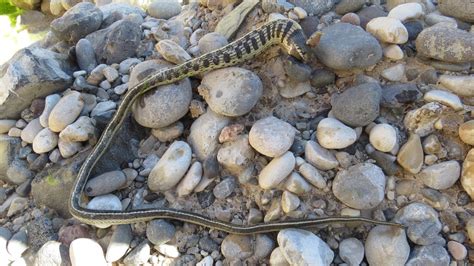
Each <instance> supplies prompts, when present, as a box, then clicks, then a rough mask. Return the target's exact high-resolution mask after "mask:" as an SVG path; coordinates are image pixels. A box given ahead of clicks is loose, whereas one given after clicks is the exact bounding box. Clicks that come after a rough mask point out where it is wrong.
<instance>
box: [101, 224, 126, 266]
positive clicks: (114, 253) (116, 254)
mask: <svg viewBox="0 0 474 266" xmlns="http://www.w3.org/2000/svg"><path fill="white" fill-rule="evenodd" d="M132 238H133V236H132V229H131V228H130V225H128V224H120V225H117V227H115V230H114V232H113V233H112V237H111V238H110V242H109V245H108V246H107V252H106V253H105V259H106V260H107V262H115V261H118V260H120V259H121V258H122V257H123V256H124V255H125V253H127V251H128V249H129V248H130V243H131V241H132Z"/></svg>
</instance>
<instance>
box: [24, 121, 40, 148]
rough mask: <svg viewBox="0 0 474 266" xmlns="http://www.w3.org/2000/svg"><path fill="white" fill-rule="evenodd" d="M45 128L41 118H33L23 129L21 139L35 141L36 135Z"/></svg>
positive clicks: (27, 141)
mask: <svg viewBox="0 0 474 266" xmlns="http://www.w3.org/2000/svg"><path fill="white" fill-rule="evenodd" d="M42 129H43V127H42V126H41V124H40V121H39V118H36V119H33V120H32V121H31V122H30V123H28V125H26V127H25V128H24V129H23V130H22V131H21V140H23V141H24V142H26V143H30V144H31V143H33V140H34V139H35V136H36V135H37V134H38V133H39V132H40V131H41V130H42Z"/></svg>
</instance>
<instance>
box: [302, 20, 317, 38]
mask: <svg viewBox="0 0 474 266" xmlns="http://www.w3.org/2000/svg"><path fill="white" fill-rule="evenodd" d="M318 25H319V18H318V17H316V16H309V17H306V18H305V19H303V20H301V21H300V26H301V28H302V29H303V32H304V34H305V35H306V37H309V36H311V34H313V33H314V32H315V31H317V30H318Z"/></svg>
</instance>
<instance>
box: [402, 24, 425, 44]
mask: <svg viewBox="0 0 474 266" xmlns="http://www.w3.org/2000/svg"><path fill="white" fill-rule="evenodd" d="M403 25H405V28H407V31H408V40H410V41H412V40H415V39H416V37H418V34H420V32H421V31H422V30H423V24H422V23H421V22H420V21H419V20H409V21H407V22H404V23H403Z"/></svg>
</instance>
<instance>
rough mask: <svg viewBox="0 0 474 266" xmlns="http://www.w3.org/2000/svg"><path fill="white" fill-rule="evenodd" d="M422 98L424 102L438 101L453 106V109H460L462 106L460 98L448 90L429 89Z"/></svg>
mask: <svg viewBox="0 0 474 266" xmlns="http://www.w3.org/2000/svg"><path fill="white" fill-rule="evenodd" d="M423 99H424V100H425V101H426V102H439V103H442V104H444V105H446V106H449V107H451V108H453V109H454V110H455V111H460V110H462V109H463V108H464V106H463V104H462V102H461V99H459V97H458V96H457V95H456V94H454V93H451V92H449V91H443V90H431V91H429V92H427V93H426V94H425V95H424V97H423Z"/></svg>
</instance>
